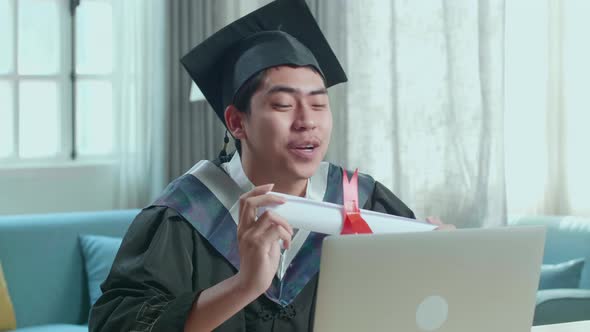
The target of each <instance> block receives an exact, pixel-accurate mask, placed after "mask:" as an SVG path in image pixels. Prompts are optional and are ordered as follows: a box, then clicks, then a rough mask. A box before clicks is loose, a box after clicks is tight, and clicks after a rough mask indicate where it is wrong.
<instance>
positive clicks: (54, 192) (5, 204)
mask: <svg viewBox="0 0 590 332" xmlns="http://www.w3.org/2000/svg"><path fill="white" fill-rule="evenodd" d="M114 170H115V167H114V164H112V163H99V164H97V163H92V164H89V163H86V164H71V163H70V164H65V165H59V166H51V167H49V166H44V167H32V166H31V167H26V168H0V215H6V214H23V213H46V212H68V211H92V210H110V209H113V208H114V207H115V198H114V196H113V194H114V192H115V190H114V189H115V185H116V179H115V172H114Z"/></svg>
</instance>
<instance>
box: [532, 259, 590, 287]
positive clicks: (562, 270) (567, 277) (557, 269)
mask: <svg viewBox="0 0 590 332" xmlns="http://www.w3.org/2000/svg"><path fill="white" fill-rule="evenodd" d="M583 269H584V259H583V258H579V259H572V260H570V261H567V262H563V263H559V264H543V266H541V279H540V282H539V289H556V288H578V287H580V277H581V276H582V270H583Z"/></svg>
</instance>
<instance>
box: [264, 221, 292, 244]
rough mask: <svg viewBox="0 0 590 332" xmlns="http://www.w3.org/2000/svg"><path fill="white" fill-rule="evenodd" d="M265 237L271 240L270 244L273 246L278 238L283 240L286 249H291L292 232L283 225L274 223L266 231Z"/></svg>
mask: <svg viewBox="0 0 590 332" xmlns="http://www.w3.org/2000/svg"><path fill="white" fill-rule="evenodd" d="M264 238H265V239H267V240H269V241H271V242H269V245H270V246H272V244H273V243H276V241H278V240H283V246H284V247H285V249H289V248H290V247H291V234H290V233H289V232H287V230H286V229H285V228H284V227H282V226H279V225H276V224H273V225H272V226H271V227H269V228H268V229H267V230H266V232H265V233H264ZM269 248H270V247H269Z"/></svg>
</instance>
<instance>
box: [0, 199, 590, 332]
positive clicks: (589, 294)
mask: <svg viewBox="0 0 590 332" xmlns="http://www.w3.org/2000/svg"><path fill="white" fill-rule="evenodd" d="M138 212H139V210H121V211H107V212H76V213H53V214H40V215H22V216H0V261H1V262H2V265H3V268H4V273H5V277H6V281H7V283H8V289H9V292H10V295H11V298H12V302H13V304H14V309H15V312H16V319H17V325H18V329H17V331H19V332H77V331H87V330H88V329H87V326H86V324H87V322H88V312H89V309H90V308H89V302H90V300H89V294H88V287H87V280H86V273H85V270H84V269H85V268H84V262H83V257H82V253H81V249H80V244H79V241H78V236H79V235H83V234H95V235H105V236H115V237H122V236H123V235H124V233H125V231H126V230H127V228H128V226H129V224H130V223H131V221H132V220H133V218H134V217H135V216H136V215H137V213H138ZM509 224H511V225H533V224H534V225H539V224H540V225H546V226H547V230H548V232H547V242H546V247H545V255H544V263H557V262H562V261H566V260H569V259H573V258H579V257H585V258H586V259H587V261H588V264H587V265H586V266H585V269H584V271H583V275H582V282H581V284H580V288H578V289H549V290H542V291H539V292H538V295H537V307H536V310H535V320H534V324H535V325H542V324H550V323H560V322H566V321H576V320H590V220H588V219H580V218H572V217H522V218H520V217H514V218H511V219H510V221H509Z"/></svg>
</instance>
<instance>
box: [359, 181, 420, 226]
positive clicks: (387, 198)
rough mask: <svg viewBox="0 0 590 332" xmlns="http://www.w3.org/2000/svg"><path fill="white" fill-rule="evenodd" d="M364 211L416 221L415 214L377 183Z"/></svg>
mask: <svg viewBox="0 0 590 332" xmlns="http://www.w3.org/2000/svg"><path fill="white" fill-rule="evenodd" d="M363 209H365V210H372V211H375V212H381V213H387V214H392V215H396V216H400V217H406V218H412V219H416V217H415V216H414V212H412V210H410V208H408V207H407V206H406V204H404V202H402V201H401V200H400V199H399V198H397V196H395V195H394V194H393V193H392V192H391V191H390V190H389V189H387V187H385V186H384V185H382V184H381V183H379V182H377V181H376V182H375V187H374V188H373V193H372V195H371V196H370V197H369V200H368V201H367V203H365V206H364V207H363Z"/></svg>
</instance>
